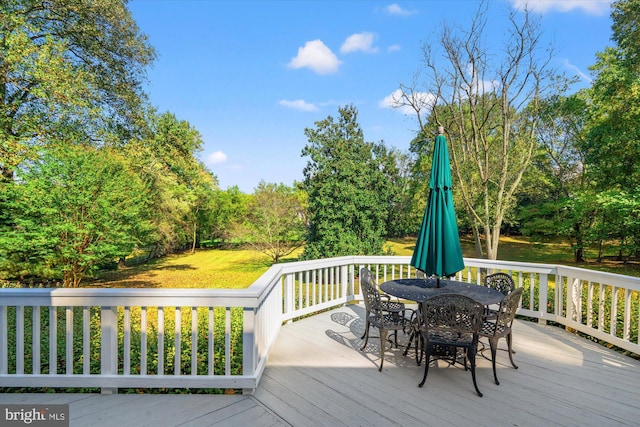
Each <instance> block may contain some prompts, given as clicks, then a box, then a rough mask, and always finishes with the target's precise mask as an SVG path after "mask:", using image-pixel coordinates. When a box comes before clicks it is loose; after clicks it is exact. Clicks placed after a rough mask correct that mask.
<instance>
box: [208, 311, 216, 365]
mask: <svg viewBox="0 0 640 427" xmlns="http://www.w3.org/2000/svg"><path fill="white" fill-rule="evenodd" d="M214 321H215V316H214V311H213V307H209V324H208V329H207V332H208V338H209V342H208V343H207V346H208V355H207V356H208V362H209V363H208V371H207V372H208V373H209V375H215V367H214V363H213V362H214V360H215V353H214V350H215V348H214V338H215V334H214V332H215V329H214V328H215V323H214Z"/></svg>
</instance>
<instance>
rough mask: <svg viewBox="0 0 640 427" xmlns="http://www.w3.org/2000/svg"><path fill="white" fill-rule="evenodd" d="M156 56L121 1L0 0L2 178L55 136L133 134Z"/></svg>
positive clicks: (71, 138) (82, 137) (74, 138)
mask: <svg viewBox="0 0 640 427" xmlns="http://www.w3.org/2000/svg"><path fill="white" fill-rule="evenodd" d="M154 58H155V53H154V51H153V49H152V48H151V47H150V46H149V44H148V42H147V39H146V36H144V35H143V34H141V33H140V31H139V29H138V27H137V26H136V24H135V22H134V21H133V19H132V17H131V14H130V12H129V11H128V10H127V8H126V6H125V2H124V1H122V0H100V1H94V0H53V1H37V0H4V1H2V2H1V3H0V179H2V180H4V181H10V180H11V179H12V178H13V174H14V171H16V170H17V168H18V167H19V166H20V165H21V164H22V162H23V161H24V160H25V159H28V158H32V157H34V156H36V155H37V152H38V149H39V147H42V146H43V145H46V144H48V143H49V142H51V141H53V140H64V141H67V142H69V141H84V142H85V143H86V142H88V141H93V142H110V141H111V138H112V137H113V136H114V135H119V136H121V137H122V136H128V135H131V134H133V133H134V132H135V131H136V130H137V129H138V128H139V126H140V121H139V112H141V111H143V110H144V109H145V107H144V99H145V96H144V93H143V92H142V86H141V84H142V82H143V78H144V68H145V67H146V66H147V65H148V64H149V63H150V62H151V61H152V60H153V59H154Z"/></svg>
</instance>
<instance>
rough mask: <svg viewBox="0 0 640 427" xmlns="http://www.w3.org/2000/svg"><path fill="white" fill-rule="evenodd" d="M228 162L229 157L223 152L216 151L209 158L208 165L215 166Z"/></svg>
mask: <svg viewBox="0 0 640 427" xmlns="http://www.w3.org/2000/svg"><path fill="white" fill-rule="evenodd" d="M226 161H227V155H226V154H224V153H223V152H222V151H214V152H213V153H211V154H209V155H208V156H207V164H209V165H215V164H217V163H224V162H226Z"/></svg>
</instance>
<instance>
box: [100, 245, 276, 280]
mask: <svg viewBox="0 0 640 427" xmlns="http://www.w3.org/2000/svg"><path fill="white" fill-rule="evenodd" d="M270 266H271V259H270V258H269V257H267V256H266V255H263V254H261V253H259V252H256V251H253V250H245V249H242V250H236V249H226V250H221V249H204V250H199V251H196V253H194V254H176V255H169V256H166V257H164V258H160V259H156V260H154V261H152V262H150V263H148V264H144V265H138V266H132V267H127V268H125V269H121V270H118V271H109V272H106V273H103V274H101V275H100V278H99V280H97V281H96V282H93V283H91V284H89V286H94V287H122V288H138V287H145V288H228V289H229V288H235V289H242V288H246V287H248V286H249V285H251V284H252V283H253V282H254V281H255V280H256V279H257V278H258V277H260V276H261V275H262V274H263V273H264V272H265V271H266V270H267V269H268V268H269V267H270Z"/></svg>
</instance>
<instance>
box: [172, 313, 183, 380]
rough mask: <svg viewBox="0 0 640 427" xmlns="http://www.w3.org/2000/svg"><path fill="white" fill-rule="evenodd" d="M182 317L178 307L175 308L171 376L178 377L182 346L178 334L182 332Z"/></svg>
mask: <svg viewBox="0 0 640 427" xmlns="http://www.w3.org/2000/svg"><path fill="white" fill-rule="evenodd" d="M181 326H182V315H181V311H180V307H176V314H175V323H174V328H173V334H174V344H173V346H174V355H173V356H174V357H173V374H174V375H180V363H181V360H180V356H181V354H182V346H181V337H180V332H181V331H182V327H181Z"/></svg>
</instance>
